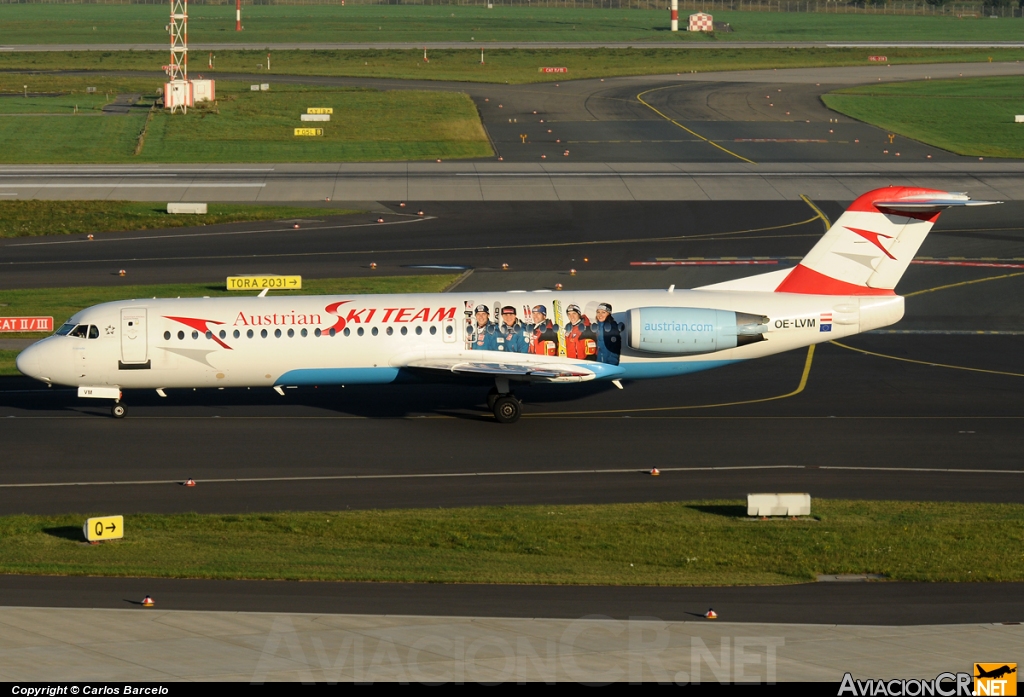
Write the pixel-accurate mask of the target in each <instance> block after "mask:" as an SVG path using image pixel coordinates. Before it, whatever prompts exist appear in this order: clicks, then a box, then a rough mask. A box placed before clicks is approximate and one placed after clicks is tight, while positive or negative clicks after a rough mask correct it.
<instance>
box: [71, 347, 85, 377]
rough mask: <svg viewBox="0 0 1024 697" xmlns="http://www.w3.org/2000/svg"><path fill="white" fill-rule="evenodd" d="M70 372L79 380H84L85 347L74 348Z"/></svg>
mask: <svg viewBox="0 0 1024 697" xmlns="http://www.w3.org/2000/svg"><path fill="white" fill-rule="evenodd" d="M71 353H72V356H71V360H72V361H73V363H72V368H71V369H72V370H74V371H75V372H74V373H73V374H74V375H77V376H78V377H80V378H84V377H85V376H86V375H87V374H88V372H89V371H88V361H87V360H86V349H85V346H75V347H74V350H73V351H72V352H71Z"/></svg>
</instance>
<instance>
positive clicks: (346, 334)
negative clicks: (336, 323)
mask: <svg viewBox="0 0 1024 697" xmlns="http://www.w3.org/2000/svg"><path fill="white" fill-rule="evenodd" d="M331 331H332V332H333V331H334V330H333V329H332V330H331ZM331 336H334V335H333V334H332V335H331ZM345 336H352V330H351V329H349V328H348V327H345Z"/></svg>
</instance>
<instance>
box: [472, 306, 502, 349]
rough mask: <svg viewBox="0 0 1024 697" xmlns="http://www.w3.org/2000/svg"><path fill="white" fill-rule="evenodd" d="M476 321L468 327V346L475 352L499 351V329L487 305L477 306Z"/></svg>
mask: <svg viewBox="0 0 1024 697" xmlns="http://www.w3.org/2000/svg"><path fill="white" fill-rule="evenodd" d="M475 317H476V320H475V321H474V322H473V323H472V324H470V325H469V326H468V327H466V344H467V345H468V346H469V348H470V349H472V350H474V351H497V350H498V328H497V326H496V325H495V324H494V322H492V321H491V311H490V310H488V309H487V306H486V305H477V306H476V314H475Z"/></svg>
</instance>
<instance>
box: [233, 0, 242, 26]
mask: <svg viewBox="0 0 1024 697" xmlns="http://www.w3.org/2000/svg"><path fill="white" fill-rule="evenodd" d="M235 31H242V0H235Z"/></svg>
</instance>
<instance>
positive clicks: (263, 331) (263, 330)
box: [260, 329, 267, 339]
mask: <svg viewBox="0 0 1024 697" xmlns="http://www.w3.org/2000/svg"><path fill="white" fill-rule="evenodd" d="M260 336H261V337H262V338H264V339H266V338H267V330H266V329H261V330H260Z"/></svg>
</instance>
